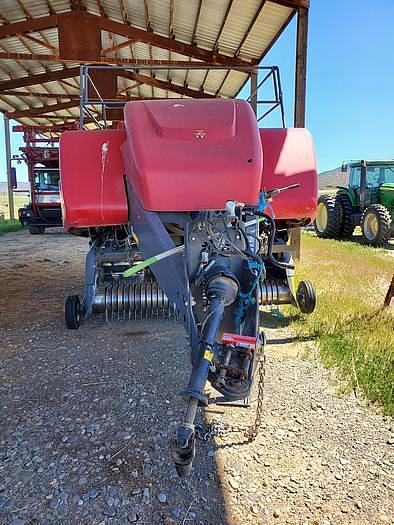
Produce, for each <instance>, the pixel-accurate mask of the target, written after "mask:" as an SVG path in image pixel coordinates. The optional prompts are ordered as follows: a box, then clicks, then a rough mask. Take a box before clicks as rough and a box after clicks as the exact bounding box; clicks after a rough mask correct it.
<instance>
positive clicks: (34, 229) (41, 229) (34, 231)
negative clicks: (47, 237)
mask: <svg viewBox="0 0 394 525" xmlns="http://www.w3.org/2000/svg"><path fill="white" fill-rule="evenodd" d="M29 232H30V235H42V234H43V233H45V226H29Z"/></svg>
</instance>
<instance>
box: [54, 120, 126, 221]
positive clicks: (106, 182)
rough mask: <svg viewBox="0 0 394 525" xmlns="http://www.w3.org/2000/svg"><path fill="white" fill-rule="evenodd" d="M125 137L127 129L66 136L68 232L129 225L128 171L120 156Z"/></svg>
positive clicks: (65, 210)
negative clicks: (125, 176)
mask: <svg viewBox="0 0 394 525" xmlns="http://www.w3.org/2000/svg"><path fill="white" fill-rule="evenodd" d="M125 138H126V137H125V132H124V130H93V131H68V132H65V133H63V134H62V136H61V139H60V181H61V185H60V188H61V202H62V212H63V224H64V229H65V230H66V231H70V230H73V229H75V228H86V227H97V226H115V225H121V224H126V223H127V220H128V205H127V197H126V188H125V183H124V175H125V169H124V166H123V161H122V157H121V154H120V147H121V145H122V143H123V142H124V141H125Z"/></svg>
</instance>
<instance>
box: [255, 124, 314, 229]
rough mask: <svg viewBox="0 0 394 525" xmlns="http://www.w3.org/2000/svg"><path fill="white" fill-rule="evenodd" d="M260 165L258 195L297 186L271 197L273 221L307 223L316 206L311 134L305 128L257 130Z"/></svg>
mask: <svg viewBox="0 0 394 525" xmlns="http://www.w3.org/2000/svg"><path fill="white" fill-rule="evenodd" d="M260 137H261V145H262V147H263V155H264V165H263V176H262V178H261V191H269V190H272V189H274V188H281V187H285V186H289V185H290V184H296V183H299V184H300V187H299V188H296V189H293V190H290V191H285V192H283V193H280V194H279V195H277V196H275V198H274V199H273V202H272V209H273V210H274V213H275V218H276V219H289V220H291V219H310V220H313V219H314V217H315V211H316V206H317V166H316V156H315V150H314V146H313V141H312V137H311V134H310V133H309V131H308V130H306V129H305V128H285V129H283V128H278V129H273V128H263V129H260Z"/></svg>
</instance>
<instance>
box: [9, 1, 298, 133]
mask: <svg viewBox="0 0 394 525" xmlns="http://www.w3.org/2000/svg"><path fill="white" fill-rule="evenodd" d="M276 1H278V2H279V1H280V0H276ZM276 1H275V0H267V1H265V2H264V0H79V2H78V0H73V1H72V2H70V1H69V0H50V2H48V1H47V0H23V2H22V1H19V0H18V1H15V0H1V3H0V22H1V23H2V25H4V24H12V23H16V22H21V21H24V20H26V19H29V18H40V17H45V16H48V15H50V14H60V13H64V12H69V11H71V3H73V5H74V6H75V5H76V4H79V6H80V7H81V8H82V9H84V10H86V11H87V12H88V13H91V14H94V15H98V16H105V17H107V18H108V19H110V20H114V21H117V22H121V23H125V24H127V25H130V26H131V27H135V28H139V29H143V30H145V31H152V32H153V33H154V34H158V35H161V36H163V37H167V38H171V39H174V40H175V41H178V42H183V43H186V44H193V45H196V46H198V47H199V48H201V49H205V50H209V51H214V52H216V53H220V54H221V55H225V56H228V57H237V58H239V59H242V60H244V61H249V62H250V61H256V60H259V59H260V58H261V57H262V56H263V55H264V53H265V51H266V50H267V49H268V48H269V47H270V46H271V44H272V42H273V41H275V39H276V38H277V35H278V34H279V33H280V32H281V30H283V28H284V26H285V25H286V24H287V23H288V21H289V19H290V17H291V16H292V14H294V9H293V8H292V7H288V6H286V5H282V4H281V3H276ZM284 4H286V2H284ZM0 25H1V24H0ZM29 35H30V36H31V37H33V38H32V39H29V38H28V36H29ZM37 41H42V42H43V43H44V42H45V43H46V44H47V46H45V45H41V44H40V43H39V42H37ZM126 41H127V38H126V37H124V36H120V35H117V34H114V33H109V32H108V31H102V49H106V48H110V47H113V46H117V45H119V44H121V43H123V42H126ZM58 45H59V42H58V31H57V28H51V29H44V30H42V31H35V32H32V33H29V34H28V35H27V36H25V35H17V36H12V37H7V38H3V39H1V40H0V52H3V53H23V54H34V55H40V54H41V55H42V54H45V55H51V54H53V51H52V50H51V46H52V47H58ZM48 46H49V47H48ZM107 56H108V57H109V58H111V59H128V60H132V59H146V60H151V59H154V60H181V61H189V60H193V62H195V61H196V59H190V57H188V56H185V55H181V54H179V53H175V52H174V51H169V50H168V49H163V48H159V47H154V46H151V45H148V44H146V43H144V42H133V43H132V44H130V45H127V46H126V47H121V48H120V49H118V50H116V51H115V52H112V53H109V54H108V55H107ZM76 65H77V64H71V63H67V64H66V65H65V64H63V63H61V62H60V61H46V60H44V59H42V60H39V59H38V57H37V60H25V59H23V57H21V58H20V59H18V60H14V59H0V110H2V111H6V112H12V111H20V110H24V109H29V108H37V107H40V106H51V105H56V104H58V103H63V102H68V101H69V100H71V99H67V98H64V95H67V94H68V95H70V96H71V95H73V96H74V99H73V100H76V99H75V95H77V94H78V86H79V78H78V77H75V78H73V79H67V80H59V81H53V82H47V83H44V84H37V85H29V86H26V87H20V88H19V87H18V88H15V89H14V90H13V91H12V94H5V92H4V90H2V85H1V83H2V82H6V81H8V80H10V79H19V78H24V77H28V76H31V75H37V74H42V73H46V72H50V71H56V70H59V69H62V68H63V67H75V66H76ZM142 73H143V74H144V75H148V76H149V75H151V76H154V77H155V78H156V79H158V80H162V81H165V82H171V83H173V84H174V85H175V86H178V88H179V87H185V88H189V89H192V90H197V91H199V92H205V93H206V94H207V95H214V96H218V97H224V98H228V97H235V96H236V95H237V93H238V92H239V91H240V89H241V88H242V86H243V84H244V83H245V81H246V80H247V78H248V74H247V73H245V72H242V71H235V70H231V71H225V70H210V71H208V72H207V71H203V70H189V71H183V70H174V69H173V70H170V71H163V70H157V71H150V72H149V71H143V72H142ZM128 87H129V88H130V87H131V89H129V90H127V88H128ZM118 89H119V92H122V91H123V92H124V90H126V93H127V94H128V95H130V96H135V97H171V98H173V97H180V96H182V94H180V93H173V92H172V91H169V90H167V89H162V88H161V87H155V86H149V85H147V84H139V85H135V82H134V81H132V80H129V79H124V78H120V77H119V78H118ZM17 93H21V94H20V95H17ZM29 93H31V95H30V94H29ZM46 94H47V95H48V96H47V97H45V95H46ZM51 94H55V95H59V98H56V97H54V96H50V95H51ZM38 95H39V96H38ZM60 95H63V96H62V97H60ZM75 104H76V107H75V108H67V109H61V110H59V111H56V113H55V114H56V115H57V116H58V117H59V119H58V120H54V119H50V120H49V119H46V118H44V117H42V116H40V115H37V116H31V117H28V118H27V117H23V118H20V119H18V120H20V121H22V122H24V123H29V124H34V123H40V124H48V123H50V122H52V123H56V124H58V123H60V122H62V120H67V121H68V120H70V119H71V118H73V117H77V116H78V113H79V110H78V107H77V106H78V101H77V100H76V102H75Z"/></svg>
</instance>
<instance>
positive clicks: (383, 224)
mask: <svg viewBox="0 0 394 525" xmlns="http://www.w3.org/2000/svg"><path fill="white" fill-rule="evenodd" d="M342 171H346V172H348V173H349V182H348V187H347V188H344V187H338V189H337V192H336V194H335V195H320V197H319V200H318V204H317V211H316V219H315V222H314V227H315V231H316V234H317V236H318V237H323V238H326V239H349V238H350V237H351V236H352V235H353V232H354V228H355V227H356V226H360V227H361V232H362V236H363V241H364V243H366V244H370V245H372V246H382V245H384V244H385V243H387V242H388V241H389V239H390V238H391V237H393V235H394V160H387V161H365V160H360V161H352V162H347V163H344V164H343V165H342Z"/></svg>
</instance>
